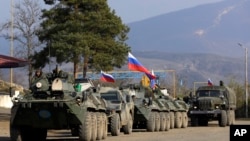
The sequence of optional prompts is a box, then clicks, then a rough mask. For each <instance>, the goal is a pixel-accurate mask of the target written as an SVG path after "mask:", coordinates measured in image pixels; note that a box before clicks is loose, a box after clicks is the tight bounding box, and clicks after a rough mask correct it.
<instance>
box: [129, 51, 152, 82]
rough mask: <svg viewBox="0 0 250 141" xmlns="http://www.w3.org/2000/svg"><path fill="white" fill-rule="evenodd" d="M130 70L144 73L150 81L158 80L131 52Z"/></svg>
mask: <svg viewBox="0 0 250 141" xmlns="http://www.w3.org/2000/svg"><path fill="white" fill-rule="evenodd" d="M128 68H129V70H132V71H140V72H144V73H145V74H146V75H147V76H148V77H149V78H150V79H155V78H156V77H155V76H154V75H153V74H151V73H150V71H149V70H148V69H147V68H145V67H144V66H143V65H142V64H141V63H140V62H139V61H138V60H137V59H136V58H135V57H134V56H133V55H132V54H131V53H130V52H129V53H128Z"/></svg>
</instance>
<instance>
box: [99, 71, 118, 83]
mask: <svg viewBox="0 0 250 141" xmlns="http://www.w3.org/2000/svg"><path fill="white" fill-rule="evenodd" d="M100 80H101V81H103V82H115V79H114V77H113V76H112V75H111V74H107V73H105V72H103V71H101V78H100Z"/></svg>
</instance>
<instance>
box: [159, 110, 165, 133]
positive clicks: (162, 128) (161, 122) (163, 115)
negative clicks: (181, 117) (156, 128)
mask: <svg viewBox="0 0 250 141" xmlns="http://www.w3.org/2000/svg"><path fill="white" fill-rule="evenodd" d="M165 115H166V114H165V112H161V113H160V131H165V130H166V116H165Z"/></svg>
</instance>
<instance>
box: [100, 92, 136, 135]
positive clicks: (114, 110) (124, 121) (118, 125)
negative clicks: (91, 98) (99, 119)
mask: <svg viewBox="0 0 250 141" xmlns="http://www.w3.org/2000/svg"><path fill="white" fill-rule="evenodd" d="M99 94H100V97H101V98H103V99H105V100H106V102H107V110H106V114H107V116H108V123H109V124H108V129H109V131H110V132H111V135H112V136H118V135H119V134H120V130H121V129H122V130H123V132H124V133H125V134H131V133H132V127H133V116H134V102H133V100H132V96H131V95H130V94H129V93H128V92H127V91H126V90H119V89H118V88H113V87H101V88H100V91H99Z"/></svg>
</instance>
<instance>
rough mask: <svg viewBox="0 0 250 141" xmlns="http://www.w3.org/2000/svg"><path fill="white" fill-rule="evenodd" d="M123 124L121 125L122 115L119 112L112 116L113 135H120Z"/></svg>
mask: <svg viewBox="0 0 250 141" xmlns="http://www.w3.org/2000/svg"><path fill="white" fill-rule="evenodd" d="M120 130H121V125H120V116H119V114H118V113H116V114H115V115H113V116H112V117H111V135H112V136H118V135H119V134H120Z"/></svg>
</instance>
